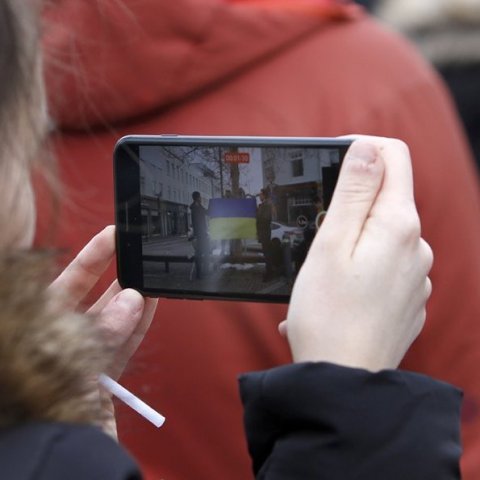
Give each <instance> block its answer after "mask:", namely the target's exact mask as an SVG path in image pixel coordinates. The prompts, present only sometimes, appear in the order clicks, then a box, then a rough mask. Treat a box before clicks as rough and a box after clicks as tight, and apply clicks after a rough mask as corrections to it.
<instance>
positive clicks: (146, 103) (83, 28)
mask: <svg viewBox="0 0 480 480" xmlns="http://www.w3.org/2000/svg"><path fill="white" fill-rule="evenodd" d="M356 12H357V9H356V7H355V5H351V4H349V2H340V1H338V2H336V1H333V0H291V1H285V0H283V1H280V0H275V1H271V0H260V1H258V0H257V1H253V0H242V1H238V0H237V1H236V2H226V1H225V0H175V1H170V0H165V1H161V0H136V1H126V0H104V1H98V0H97V1H91V2H90V1H88V2H87V1H81V2H79V1H78V0H56V1H55V2H53V3H52V4H51V5H50V6H49V7H48V8H47V9H46V11H45V15H44V19H45V34H44V41H43V43H44V50H45V59H46V62H45V63H46V68H45V74H46V81H47V89H48V93H49V97H50V105H51V112H52V116H53V118H54V120H55V121H56V122H57V124H58V125H59V126H60V127H62V128H65V129H85V128H89V127H92V126H95V125H102V124H103V125H109V124H114V123H115V124H118V123H120V122H125V121H128V120H129V119H132V118H134V117H137V116H140V115H143V114H146V113H149V112H152V111H159V110H161V109H163V108H165V107H168V106H169V105H171V104H173V103H175V102H179V101H181V100H183V99H185V98H187V97H189V96H192V95H195V94H196V93H198V92H200V91H201V90H203V89H206V88H213V87H215V85H216V83H217V82H219V81H221V80H225V79H226V78H227V77H229V76H231V75H236V74H239V73H240V72H241V71H242V69H246V68H249V67H250V66H253V65H254V64H255V63H256V62H257V61H259V60H263V59H264V58H265V57H267V56H270V55H274V54H275V53H276V52H278V51H279V50H281V49H283V48H285V47H287V46H288V45H290V44H292V43H294V42H295V41H297V40H299V39H300V38H302V37H304V36H306V35H308V34H309V33H311V32H313V31H316V30H317V29H318V28H322V26H323V25H324V24H325V23H326V22H331V21H341V20H345V19H349V18H353V17H355V16H356Z"/></svg>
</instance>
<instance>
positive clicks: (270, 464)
mask: <svg viewBox="0 0 480 480" xmlns="http://www.w3.org/2000/svg"><path fill="white" fill-rule="evenodd" d="M240 391H241V397H242V402H243V404H244V407H245V428H246V433H247V440H248V444H249V451H250V455H251V457H252V460H253V468H254V472H255V474H256V477H257V479H265V480H266V479H268V480H273V479H275V480H286V479H292V480H293V479H295V480H298V479H302V480H308V479H315V480H323V479H325V480H335V479H342V480H349V479H352V480H353V479H355V480H376V479H388V480H397V479H398V480H407V479H408V480H430V479H431V480H451V479H458V478H460V471H459V459H460V455H461V447H460V432H459V428H460V427H459V425H460V418H459V417H460V403H461V392H460V391H459V390H457V389H455V388H453V387H451V386H450V385H447V384H445V383H442V382H438V381H435V380H433V379H431V378H429V377H426V376H423V375H418V374H413V373H408V372H402V371H397V370H385V371H382V372H379V373H371V372H368V371H365V370H360V369H353V368H346V367H340V366H337V365H332V364H328V363H303V364H294V365H288V366H284V367H278V368H275V369H272V370H268V371H264V372H255V373H250V374H246V375H243V376H241V377H240Z"/></svg>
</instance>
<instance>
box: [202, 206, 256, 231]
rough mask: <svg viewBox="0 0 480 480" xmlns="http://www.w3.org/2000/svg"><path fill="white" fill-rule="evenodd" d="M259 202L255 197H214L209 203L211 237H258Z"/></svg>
mask: <svg viewBox="0 0 480 480" xmlns="http://www.w3.org/2000/svg"><path fill="white" fill-rule="evenodd" d="M256 215H257V202H256V201H255V199H254V198H212V199H211V200H210V202H209V204H208V216H209V218H210V221H209V231H210V238H211V239H213V240H233V239H240V238H245V239H246V238H253V239H255V238H257V225H256Z"/></svg>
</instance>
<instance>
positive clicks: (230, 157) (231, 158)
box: [223, 152, 250, 163]
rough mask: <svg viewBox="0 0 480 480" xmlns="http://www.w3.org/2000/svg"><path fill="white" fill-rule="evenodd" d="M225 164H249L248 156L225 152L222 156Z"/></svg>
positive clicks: (246, 154) (247, 154) (242, 153)
mask: <svg viewBox="0 0 480 480" xmlns="http://www.w3.org/2000/svg"><path fill="white" fill-rule="evenodd" d="M223 159H224V160H225V163H249V162H250V154H249V153H246V152H226V153H224V154H223Z"/></svg>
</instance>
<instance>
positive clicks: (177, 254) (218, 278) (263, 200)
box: [113, 135, 352, 303]
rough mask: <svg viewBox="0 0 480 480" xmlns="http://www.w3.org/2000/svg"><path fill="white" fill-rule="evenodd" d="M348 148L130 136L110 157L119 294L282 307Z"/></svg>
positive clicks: (339, 143) (324, 142) (320, 141)
mask: <svg viewBox="0 0 480 480" xmlns="http://www.w3.org/2000/svg"><path fill="white" fill-rule="evenodd" d="M351 142H352V140H346V139H335V138H302V137H298V138H294V137H291V138H290V137H211V136H182V135H132V136H126V137H123V138H121V139H120V140H119V141H118V142H117V144H116V146H115V149H114V154H113V160H114V162H113V163H114V184H115V223H116V244H117V270H118V279H119V282H120V285H121V286H122V287H124V288H134V289H136V290H138V291H140V292H141V293H142V294H144V295H147V296H157V297H173V298H194V299H221V300H225V299H228V300H241V301H262V302H277V303H287V302H288V301H289V298H290V294H291V289H292V286H293V282H294V280H295V276H296V275H297V273H298V271H299V269H300V267H301V265H302V263H303V261H304V260H305V257H306V254H307V252H308V248H309V247H310V244H311V243H312V240H313V237H314V236H315V233H316V231H317V230H318V228H321V222H322V220H323V217H324V216H325V213H326V211H327V209H328V206H329V203H330V200H331V198H332V194H333V190H334V188H335V183H336V181H337V177H338V173H339V169H340V165H341V163H342V159H343V157H344V156H345V153H346V151H347V149H348V147H349V146H350V144H351Z"/></svg>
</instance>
